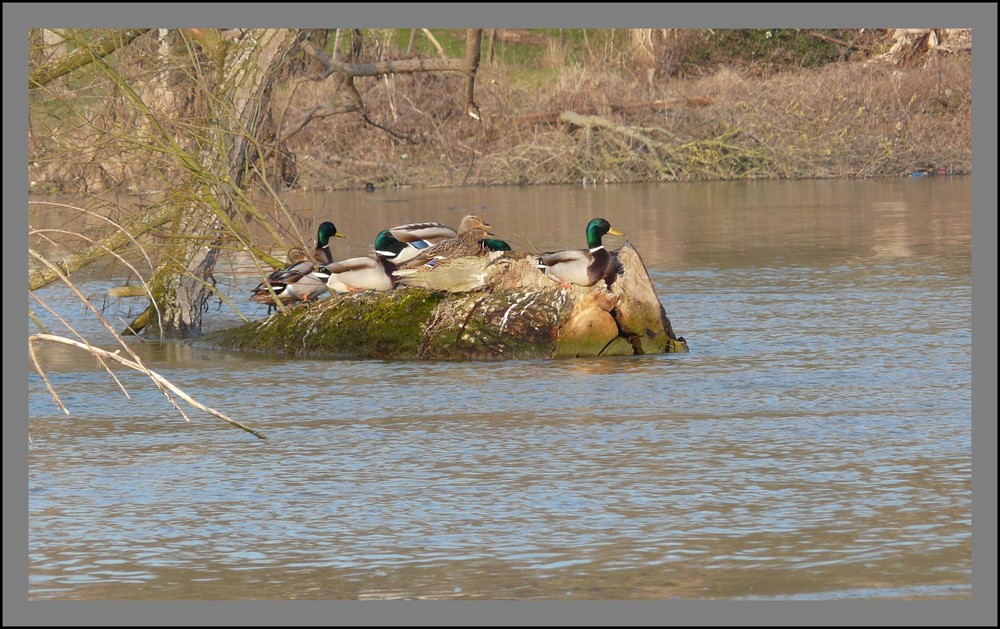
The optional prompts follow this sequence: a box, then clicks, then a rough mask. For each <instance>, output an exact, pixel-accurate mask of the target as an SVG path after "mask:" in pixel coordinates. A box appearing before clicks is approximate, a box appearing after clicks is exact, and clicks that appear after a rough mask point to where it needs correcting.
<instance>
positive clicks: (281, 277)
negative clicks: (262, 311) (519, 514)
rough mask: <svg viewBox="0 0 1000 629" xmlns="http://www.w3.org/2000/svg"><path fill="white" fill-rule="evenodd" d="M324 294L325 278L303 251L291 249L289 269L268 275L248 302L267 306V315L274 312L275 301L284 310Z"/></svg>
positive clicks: (286, 267)
mask: <svg viewBox="0 0 1000 629" xmlns="http://www.w3.org/2000/svg"><path fill="white" fill-rule="evenodd" d="M272 290H273V292H274V296H273V297H272V295H271V292H272ZM325 292H326V275H325V274H322V273H316V272H315V265H314V264H313V262H312V260H310V259H309V256H307V255H306V252H305V250H304V249H303V248H302V247H293V248H292V249H289V250H288V265H287V266H285V268H283V269H279V270H277V271H274V272H273V273H271V274H270V275H268V276H267V278H266V279H265V280H264V281H263V282H261V283H260V284H258V285H257V287H256V288H254V289H253V291H251V294H250V299H251V300H252V301H255V302H257V303H260V304H267V312H268V314H270V313H271V310H273V309H274V308H276V306H275V303H274V299H278V301H280V302H281V303H282V304H284V305H286V306H287V305H289V304H292V303H295V302H297V301H314V300H316V299H319V298H320V297H321V296H322V295H323V293H325Z"/></svg>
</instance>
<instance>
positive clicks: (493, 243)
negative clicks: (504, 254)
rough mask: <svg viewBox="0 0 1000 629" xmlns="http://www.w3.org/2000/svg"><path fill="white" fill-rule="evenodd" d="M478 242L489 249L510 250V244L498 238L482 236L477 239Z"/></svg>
mask: <svg viewBox="0 0 1000 629" xmlns="http://www.w3.org/2000/svg"><path fill="white" fill-rule="evenodd" d="M479 244H481V245H482V246H484V247H486V248H487V249H489V250H490V251H510V250H511V248H510V245H508V244H507V243H506V242H504V241H502V240H500V239H499V238H483V239H482V240H480V241H479Z"/></svg>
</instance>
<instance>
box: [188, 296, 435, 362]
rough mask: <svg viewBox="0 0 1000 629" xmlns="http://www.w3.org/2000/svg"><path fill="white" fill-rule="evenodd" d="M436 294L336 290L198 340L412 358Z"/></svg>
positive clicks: (306, 352) (302, 352) (290, 351)
mask: <svg viewBox="0 0 1000 629" xmlns="http://www.w3.org/2000/svg"><path fill="white" fill-rule="evenodd" d="M441 297H442V296H441V295H436V294H433V293H431V292H429V291H424V290H419V289H413V290H406V291H394V292H391V293H367V294H354V295H337V296H333V297H331V298H329V299H327V300H325V301H322V302H319V303H315V304H308V303H303V304H298V305H295V306H292V307H290V308H288V309H287V310H286V311H285V312H284V313H276V314H274V315H272V316H270V317H268V318H267V319H264V320H263V321H258V322H254V323H248V324H247V325H244V326H241V327H238V328H233V329H230V330H222V331H220V332H214V333H212V334H207V335H205V336H204V337H202V338H201V339H199V340H198V343H199V344H202V343H206V344H209V345H212V346H214V347H219V348H222V349H233V350H243V351H257V352H266V353H278V354H286V355H294V356H337V355H346V356H355V357H360V358H416V357H417V352H418V349H419V347H420V340H421V330H422V329H423V328H424V326H425V325H426V323H427V321H428V319H430V316H431V313H432V312H433V311H434V308H435V307H436V306H437V304H438V302H439V301H440V300H441Z"/></svg>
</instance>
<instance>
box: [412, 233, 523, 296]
mask: <svg viewBox="0 0 1000 629" xmlns="http://www.w3.org/2000/svg"><path fill="white" fill-rule="evenodd" d="M501 242H502V241H501ZM504 244H506V243H504ZM508 250H509V249H508ZM503 251H504V250H490V251H489V253H488V254H487V255H485V256H484V255H474V256H453V257H450V258H432V259H431V260H428V261H427V262H426V263H425V264H422V265H420V266H417V267H414V268H406V269H399V270H398V271H396V272H395V273H394V275H395V276H396V277H398V278H399V283H400V284H402V285H404V286H419V287H421V288H427V289H430V290H443V291H448V292H451V293H464V292H468V291H472V290H478V289H480V288H482V287H484V286H485V285H486V284H487V283H488V282H487V279H488V278H489V277H490V276H491V275H492V274H493V273H495V272H502V269H497V268H494V266H493V265H494V264H495V263H496V261H497V260H498V259H499V258H501V257H502V256H503Z"/></svg>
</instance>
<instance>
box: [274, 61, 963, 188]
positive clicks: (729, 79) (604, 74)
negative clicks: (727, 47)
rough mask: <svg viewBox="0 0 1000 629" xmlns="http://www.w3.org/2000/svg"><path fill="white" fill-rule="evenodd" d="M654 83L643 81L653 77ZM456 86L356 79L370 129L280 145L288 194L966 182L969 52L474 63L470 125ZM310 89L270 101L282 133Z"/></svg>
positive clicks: (442, 80) (315, 94)
mask: <svg viewBox="0 0 1000 629" xmlns="http://www.w3.org/2000/svg"><path fill="white" fill-rule="evenodd" d="M651 77H652V78H651ZM463 85H464V84H463V79H462V78H461V77H460V76H455V77H452V76H432V75H414V76H400V77H395V78H393V77H390V78H385V79H382V80H378V81H368V82H367V83H366V84H365V85H361V84H360V82H359V90H360V91H361V94H362V98H363V99H364V102H365V105H366V107H367V109H368V110H369V112H371V115H372V117H373V119H375V121H376V122H378V123H379V124H381V125H384V126H385V127H386V128H387V129H391V130H392V131H393V133H394V134H395V135H393V134H390V133H388V132H387V131H385V130H382V129H378V128H376V127H374V126H372V125H370V124H367V123H365V122H364V121H363V120H361V119H360V118H359V117H357V116H356V115H341V116H331V117H328V118H323V119H318V120H313V121H312V122H310V123H309V125H307V126H306V127H305V128H304V129H303V130H302V131H301V132H300V133H298V134H295V135H294V136H293V137H292V138H290V140H289V142H288V145H287V148H288V149H289V150H290V152H291V154H293V155H294V157H295V165H296V169H295V170H296V173H297V176H296V177H295V179H294V183H293V186H295V187H299V188H304V189H327V190H329V189H350V188H363V187H365V186H367V185H369V184H370V185H372V186H376V187H393V186H401V185H406V186H461V185H479V186H486V185H530V184H553V183H581V182H607V183H622V182H666V181H709V180H750V179H792V178H852V177H896V176H906V175H910V174H913V173H917V174H968V173H970V172H971V169H972V134H971V120H972V98H971V90H972V63H971V55H961V56H958V55H956V56H950V57H936V58H932V59H924V60H923V61H921V62H920V63H917V64H912V65H908V66H904V65H900V64H898V63H892V62H890V61H886V60H868V61H863V62H838V63H830V64H826V65H823V66H820V67H814V68H802V69H798V70H794V71H791V70H786V71H778V72H772V73H767V74H765V75H759V73H755V72H754V70H753V68H751V67H745V68H742V69H737V68H734V67H730V66H721V67H718V68H717V69H716V70H714V71H713V72H712V73H711V74H709V75H707V76H702V77H693V78H673V77H661V76H659V75H657V74H655V73H646V74H637V73H635V72H634V71H626V70H623V69H621V68H614V67H603V68H598V69H595V68H594V67H593V66H587V65H582V64H581V65H570V66H567V67H565V68H564V69H563V71H561V72H560V73H559V74H558V76H557V77H556V78H553V79H545V80H541V81H532V80H530V79H528V78H525V76H524V75H523V73H519V72H518V71H516V69H513V68H512V67H510V66H508V65H505V64H502V63H497V64H494V65H489V64H484V66H483V67H481V69H480V73H479V76H478V80H477V86H476V100H477V103H478V105H479V107H480V113H481V120H480V121H476V120H474V119H473V118H471V117H468V116H466V115H465V114H464V113H463V111H462V104H463V102H462V98H463V94H464V92H463ZM334 98H335V96H334V94H333V93H330V92H329V86H326V85H324V84H317V85H313V86H311V87H309V88H300V89H298V90H296V92H295V93H294V94H291V93H289V92H287V91H286V92H285V93H282V94H279V95H278V97H277V101H278V102H277V103H276V105H275V107H276V109H277V110H279V111H288V112H293V111H296V112H299V113H298V114H291V113H289V118H288V122H287V123H286V126H289V127H294V126H295V124H296V118H299V119H301V118H302V117H304V116H305V115H306V114H307V113H308V112H309V111H310V110H311V109H310V103H316V102H324V101H329V100H330V99H334Z"/></svg>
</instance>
